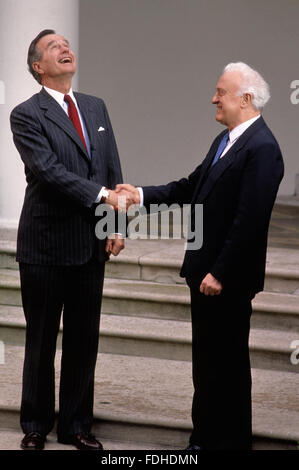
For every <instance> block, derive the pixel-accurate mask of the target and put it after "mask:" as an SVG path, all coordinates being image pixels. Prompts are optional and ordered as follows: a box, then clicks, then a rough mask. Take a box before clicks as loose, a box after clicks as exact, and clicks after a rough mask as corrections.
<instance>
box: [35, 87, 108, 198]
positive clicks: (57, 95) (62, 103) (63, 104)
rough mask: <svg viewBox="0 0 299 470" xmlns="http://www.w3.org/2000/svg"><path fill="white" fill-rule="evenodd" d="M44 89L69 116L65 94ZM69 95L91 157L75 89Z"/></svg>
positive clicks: (100, 194) (100, 193)
mask: <svg viewBox="0 0 299 470" xmlns="http://www.w3.org/2000/svg"><path fill="white" fill-rule="evenodd" d="M44 89H45V90H46V91H47V92H48V93H49V95H51V96H52V98H54V100H56V101H57V103H58V104H59V105H60V106H61V107H62V109H63V110H64V111H65V113H66V114H67V115H68V104H67V103H66V102H65V101H64V93H61V92H60V91H57V90H53V89H52V88H48V87H46V86H44ZM67 94H68V95H70V97H71V98H72V100H73V102H74V104H75V106H76V108H77V111H78V115H79V119H80V123H81V127H82V131H83V135H84V139H85V142H86V146H87V149H88V153H89V155H90V141H89V135H88V133H87V130H86V127H85V123H84V120H83V117H82V115H81V113H80V109H79V107H78V104H77V101H76V98H75V95H74V93H73V89H72V88H71V89H70V91H69V92H68V93H67ZM103 189H104V186H103V187H102V188H101V190H100V192H99V194H98V196H97V198H96V200H95V203H98V202H100V200H101V199H102V191H103Z"/></svg>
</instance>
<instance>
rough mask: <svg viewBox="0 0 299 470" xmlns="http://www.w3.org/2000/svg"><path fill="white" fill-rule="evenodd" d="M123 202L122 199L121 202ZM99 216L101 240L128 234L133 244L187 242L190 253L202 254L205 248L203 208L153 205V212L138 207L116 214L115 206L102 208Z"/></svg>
mask: <svg viewBox="0 0 299 470" xmlns="http://www.w3.org/2000/svg"><path fill="white" fill-rule="evenodd" d="M122 198H123V197H122V196H120V198H119V199H120V200H121V199H122ZM124 199H125V198H124ZM120 205H121V204H119V206H120ZM159 214H160V215H159ZM95 215H96V216H100V217H101V219H100V220H99V221H98V222H97V224H96V227H95V233H96V236H97V238H98V239H100V240H104V239H105V238H106V237H107V236H108V235H109V234H112V233H126V234H127V236H128V238H130V239H131V240H136V239H150V240H156V239H157V238H161V239H164V240H165V239H167V240H168V239H182V238H184V239H185V240H186V249H187V250H199V249H200V248H201V247H202V244H203V205H202V204H193V205H190V204H185V205H183V206H180V205H179V204H171V205H170V206H167V204H151V205H150V210H149V211H147V209H146V208H145V207H144V206H139V205H136V204H134V205H131V206H130V207H129V208H128V211H127V213H126V212H125V211H118V212H117V213H115V212H114V210H113V209H111V206H109V205H107V204H99V205H98V206H97V207H96V210H95ZM130 218H131V220H130ZM170 225H171V232H172V233H170Z"/></svg>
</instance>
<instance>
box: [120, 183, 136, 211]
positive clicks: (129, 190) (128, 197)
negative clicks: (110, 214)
mask: <svg viewBox="0 0 299 470" xmlns="http://www.w3.org/2000/svg"><path fill="white" fill-rule="evenodd" d="M115 192H116V194H117V195H118V196H119V197H120V200H119V202H120V206H122V208H123V207H124V205H125V206H126V210H128V208H129V207H130V206H131V205H133V204H140V194H139V191H138V189H137V188H136V187H135V186H133V185H131V184H117V185H116V189H115Z"/></svg>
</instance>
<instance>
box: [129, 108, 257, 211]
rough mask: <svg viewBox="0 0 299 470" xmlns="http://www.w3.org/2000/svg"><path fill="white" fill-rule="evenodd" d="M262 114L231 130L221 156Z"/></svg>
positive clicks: (141, 201) (140, 190) (140, 191)
mask: <svg viewBox="0 0 299 470" xmlns="http://www.w3.org/2000/svg"><path fill="white" fill-rule="evenodd" d="M260 116H261V115H260V114H259V115H258V116H255V117H254V118H251V119H248V121H245V122H242V124H239V126H237V127H234V129H232V130H231V131H230V132H229V138H228V141H227V144H226V147H225V148H224V150H223V152H222V154H221V156H220V158H222V157H224V155H225V154H226V153H227V152H228V151H229V149H230V148H231V147H232V146H233V145H234V144H235V143H236V142H237V140H238V138H239V137H240V136H241V135H242V134H243V132H245V131H246V130H247V129H248V127H250V126H251V125H252V124H253V123H254V122H255V121H256V120H257V119H259V118H260ZM137 189H138V191H139V196H140V206H143V199H144V197H143V189H142V188H139V187H138V188H137Z"/></svg>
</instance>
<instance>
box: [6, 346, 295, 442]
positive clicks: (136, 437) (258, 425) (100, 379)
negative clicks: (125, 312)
mask: <svg viewBox="0 0 299 470" xmlns="http://www.w3.org/2000/svg"><path fill="white" fill-rule="evenodd" d="M23 354H24V349H23V347H21V346H15V345H14V346H12V345H8V346H7V348H6V351H5V364H2V365H0V371H1V374H0V429H1V430H3V429H11V430H18V429H19V404H20V399H21V378H22V363H23ZM60 359H61V351H60V350H58V351H57V354H56V359H55V365H56V394H57V397H58V382H59V370H60ZM191 375H192V371H191V363H189V362H185V361H176V360H171V361H170V360H165V359H156V358H148V357H147V358H145V357H136V356H124V355H116V354H113V355H111V354H103V353H100V354H99V358H98V363H97V367H96V380H95V401H94V414H95V425H94V429H93V432H95V434H96V435H97V436H98V437H99V438H100V439H102V440H107V441H111V440H116V441H119V442H127V443H128V445H129V443H131V444H130V445H136V446H137V445H139V444H141V443H146V444H147V445H149V446H151V448H155V446H156V445H158V446H159V447H160V448H162V447H165V446H167V448H171V449H184V448H185V447H186V444H187V442H188V437H189V434H190V430H191V419H190V410H191V402H192V394H193V386H192V377H191ZM252 377H253V389H252V395H253V430H254V437H255V448H259V449H261V448H262V449H263V448H265V449H269V448H275V449H295V448H296V446H297V441H298V440H299V428H298V422H299V401H298V400H299V398H298V387H299V374H292V373H289V372H281V371H265V370H260V369H253V370H252ZM56 402H57V403H58V399H57V401H56ZM130 448H132V447H130ZM136 448H138V447H136Z"/></svg>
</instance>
